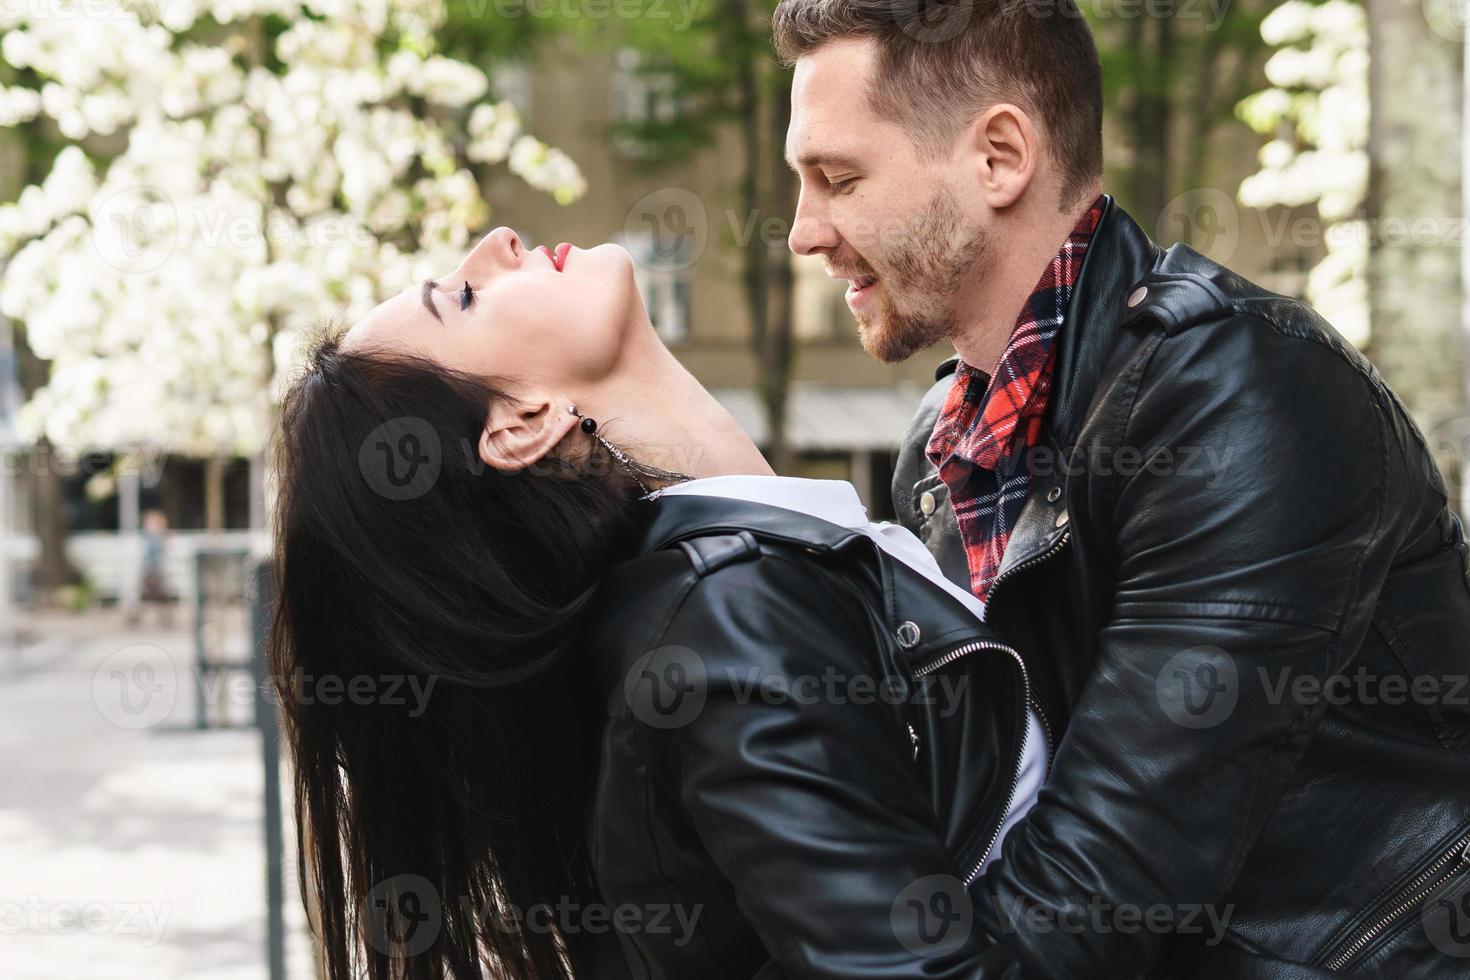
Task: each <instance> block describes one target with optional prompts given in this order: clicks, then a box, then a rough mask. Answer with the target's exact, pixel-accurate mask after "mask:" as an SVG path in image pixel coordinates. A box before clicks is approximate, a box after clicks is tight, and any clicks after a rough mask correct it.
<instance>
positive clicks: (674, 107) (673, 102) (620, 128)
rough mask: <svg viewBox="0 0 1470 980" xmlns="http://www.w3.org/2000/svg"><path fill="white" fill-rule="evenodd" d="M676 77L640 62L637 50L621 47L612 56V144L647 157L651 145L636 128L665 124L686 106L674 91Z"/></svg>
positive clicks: (624, 153)
mask: <svg viewBox="0 0 1470 980" xmlns="http://www.w3.org/2000/svg"><path fill="white" fill-rule="evenodd" d="M674 86H675V77H674V75H673V74H672V73H670V72H663V71H659V70H657V69H655V68H650V67H648V66H647V65H645V64H643V60H642V56H641V55H640V54H639V53H638V52H637V51H632V50H629V49H626V48H625V49H623V50H621V51H619V52H618V53H617V54H616V55H615V56H614V58H613V73H612V100H613V105H612V116H613V120H614V121H615V130H614V134H613V138H612V143H613V146H614V147H616V148H617V150H618V151H619V152H620V153H622V154H623V155H625V156H628V157H633V158H644V157H648V156H649V155H650V154H651V153H652V151H653V148H652V147H650V146H649V145H648V144H647V143H646V142H645V141H644V140H643V139H641V138H639V136H638V135H637V134H638V131H639V130H640V129H642V128H644V127H647V126H651V125H654V124H657V123H668V122H672V121H673V120H675V119H677V118H678V117H679V114H680V113H681V112H682V111H683V110H684V109H685V108H687V107H686V105H685V102H684V100H683V99H681V98H680V97H679V96H678V95H677V94H676V93H675V91H674Z"/></svg>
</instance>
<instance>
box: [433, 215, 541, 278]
mask: <svg viewBox="0 0 1470 980" xmlns="http://www.w3.org/2000/svg"><path fill="white" fill-rule="evenodd" d="M525 255H526V247H525V245H523V244H522V243H521V237H520V236H519V235H517V234H516V233H515V232H514V231H513V230H511V229H510V228H507V227H506V226H505V225H501V226H500V227H499V228H495V229H492V230H491V231H490V232H489V233H488V234H487V235H485V237H484V238H481V239H480V240H479V242H477V243H476V244H475V247H474V248H472V249H470V252H469V254H468V255H466V256H465V257H464V261H463V262H461V263H460V264H459V268H458V269H456V270H455V271H454V275H452V276H450V277H449V280H448V281H449V282H456V281H458V280H460V279H465V280H469V281H470V282H476V283H478V282H483V281H484V280H486V279H488V278H490V277H491V276H494V275H496V274H497V273H500V272H506V271H509V270H513V269H519V268H520V267H521V262H522V261H524V259H525Z"/></svg>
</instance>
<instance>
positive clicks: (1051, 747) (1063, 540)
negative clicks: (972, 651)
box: [985, 528, 1072, 776]
mask: <svg viewBox="0 0 1470 980" xmlns="http://www.w3.org/2000/svg"><path fill="white" fill-rule="evenodd" d="M1071 537H1072V529H1071V528H1068V529H1066V530H1064V531H1063V532H1062V536H1061V537H1059V538H1057V540H1056V542H1055V543H1054V544H1053V545H1052V546H1051V547H1050V548H1047V549H1046V550H1045V551H1043V552H1042V553H1041V554H1039V555H1035V556H1033V557H1031V558H1028V559H1026V560H1025V561H1023V562H1021V563H1020V564H1019V565H1016V566H1014V567H1012V568H1010V569H1007V570H1006V573H1005V574H1004V575H1002V576H1000V577H999V578H997V579H996V580H995V582H994V583H992V584H991V586H990V595H989V597H988V598H987V599H986V600H985V609H986V612H987V614H988V612H989V610H990V604H991V603H992V602H994V601H995V594H996V592H998V591H999V590H1000V586H1001V583H1002V582H1005V581H1006V580H1008V579H1010V578H1011V577H1013V576H1014V575H1015V574H1016V573H1017V572H1019V571H1021V570H1023V569H1027V568H1033V567H1035V566H1036V565H1039V564H1041V563H1042V562H1044V561H1046V560H1047V559H1049V558H1052V557H1053V556H1055V555H1056V554H1057V552H1059V551H1061V550H1062V549H1063V548H1065V547H1066V546H1067V542H1068V541H1069V540H1071ZM986 618H987V619H988V618H989V616H988V615H987V617H986ZM1025 670H1026V668H1025V665H1024V664H1023V665H1022V667H1021V671H1022V673H1023V674H1024V673H1025ZM1028 692H1029V687H1028ZM1027 699H1028V703H1029V704H1030V705H1031V707H1032V709H1033V710H1035V712H1036V717H1037V720H1039V721H1040V722H1041V728H1042V731H1044V732H1045V733H1046V773H1047V775H1048V776H1049V775H1051V760H1052V756H1053V755H1054V754H1055V753H1056V750H1057V739H1056V735H1055V734H1054V733H1053V732H1052V729H1051V720H1050V719H1049V718H1047V716H1046V709H1045V708H1043V707H1042V706H1041V702H1040V701H1037V700H1036V699H1034V698H1031V697H1030V694H1029V693H1028V694H1027Z"/></svg>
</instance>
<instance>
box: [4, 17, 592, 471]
mask: <svg viewBox="0 0 1470 980" xmlns="http://www.w3.org/2000/svg"><path fill="white" fill-rule="evenodd" d="M79 2H80V0H79ZM32 7H34V9H31V8H32ZM108 10H109V15H108V16H106V17H96V18H92V19H88V18H86V17H80V16H76V15H75V14H76V11H75V10H74V9H72V8H71V7H69V6H67V3H66V0H56V2H54V3H48V4H44V5H40V4H38V5H25V4H21V5H0V17H7V16H8V17H9V18H10V21H9V22H8V23H6V24H5V26H6V27H7V28H8V29H7V30H6V32H5V34H4V37H3V40H0V58H3V59H4V60H5V61H6V62H7V63H9V64H10V65H12V66H14V67H17V68H21V67H23V68H27V69H30V70H31V71H33V72H34V73H35V75H36V76H37V77H38V78H39V79H40V82H39V83H38V85H37V86H36V87H35V88H25V87H11V88H0V125H16V124H19V123H22V122H25V121H27V120H29V119H33V118H35V117H36V116H38V115H44V116H46V117H48V118H49V119H50V120H52V121H53V122H54V123H55V125H56V127H57V129H58V130H59V131H60V132H61V133H62V135H63V136H64V138H65V139H66V140H68V141H69V143H70V145H68V146H66V147H65V148H64V149H63V150H62V151H61V152H60V153H59V154H58V155H57V157H56V159H55V162H54V163H53V165H52V167H51V169H50V171H49V173H48V174H47V175H46V176H45V178H44V179H43V180H42V181H41V182H40V183H39V184H37V185H33V186H28V187H25V188H23V189H22V190H21V192H20V194H19V196H18V198H17V199H16V200H15V201H14V202H12V203H8V204H3V205H0V260H3V261H4V262H5V264H4V266H3V273H0V311H3V312H4V313H5V314H6V315H7V316H10V317H12V318H14V319H15V320H17V321H19V322H20V323H21V324H22V326H23V329H24V330H25V331H26V337H27V340H28V342H29V343H30V345H31V347H32V348H33V349H34V350H35V351H36V353H37V354H38V355H39V356H41V357H43V358H45V359H47V360H49V361H50V362H51V373H50V378H49V380H48V382H47V383H46V385H45V386H44V387H42V388H41V389H40V390H39V391H38V392H37V393H36V394H35V396H34V397H33V398H32V399H31V400H30V402H29V403H28V404H27V405H25V406H24V407H23V410H22V412H21V416H20V419H19V422H20V425H21V426H22V429H23V431H25V432H27V433H29V434H31V435H33V436H35V435H39V434H41V433H45V434H46V435H47V436H48V437H49V438H51V439H52V440H53V441H54V442H55V443H57V444H58V445H64V446H108V445H154V446H158V447H161V448H164V449H166V450H169V451H177V452H187V453H197V454H201V455H202V454H217V453H239V454H250V453H254V452H258V451H259V450H260V449H261V448H262V447H263V445H264V443H265V440H266V438H267V435H268V428H269V425H270V421H271V418H272V411H273V410H272V401H273V399H274V398H276V397H278V395H279V392H280V390H281V385H282V383H283V381H284V379H285V378H286V377H288V376H289V374H290V373H291V372H292V371H293V370H294V366H295V359H296V358H298V357H299V355H300V345H301V340H302V338H303V337H304V336H305V335H306V332H307V330H308V328H311V327H314V326H317V325H320V324H323V323H326V322H329V321H339V322H340V321H350V320H351V319H352V318H355V317H356V316H358V315H360V314H361V313H363V312H365V311H366V310H367V309H368V308H370V307H371V306H372V305H374V304H375V303H377V302H378V301H380V300H381V299H383V298H385V297H387V296H389V295H392V294H393V293H396V292H398V291H400V290H401V289H403V288H404V287H405V285H407V284H409V283H412V282H416V281H418V280H421V279H423V278H425V277H426V276H429V275H433V274H436V273H437V272H442V271H443V269H445V268H448V267H450V266H453V265H454V264H456V263H457V262H458V261H459V259H460V257H461V256H462V254H463V251H464V249H466V248H467V247H468V245H469V244H470V240H471V235H472V234H473V233H476V232H478V231H483V230H484V229H485V228H486V227H487V226H488V223H489V220H490V208H489V205H488V203H487V202H486V201H485V200H484V197H483V194H482V192H481V182H480V179H479V176H477V174H476V173H473V172H471V171H470V170H468V169H466V163H467V162H468V164H472V165H476V166H489V165H497V164H502V163H504V164H505V165H507V166H508V167H509V169H510V170H511V171H512V172H513V173H515V174H517V175H519V176H520V177H521V178H522V179H524V180H525V181H526V182H527V183H528V184H530V185H531V186H533V187H536V188H538V189H541V190H544V191H546V192H548V193H550V194H552V195H553V196H554V197H555V198H556V199H557V200H559V201H563V202H566V201H570V200H573V199H575V198H576V197H577V196H579V195H580V194H581V193H583V191H584V190H585V187H586V183H585V180H584V179H583V176H582V174H581V172H580V170H579V169H578V168H577V166H576V164H575V163H574V162H573V161H572V160H571V159H570V158H568V157H567V156H566V155H565V154H564V153H562V152H561V151H559V150H557V149H555V148H553V147H548V146H546V145H545V144H544V143H541V142H540V141H539V140H536V139H535V138H534V137H533V136H531V135H529V134H526V133H524V132H523V131H522V128H521V122H520V119H519V117H518V116H517V114H516V113H515V110H514V109H513V108H512V107H511V106H510V104H509V103H507V102H500V103H490V102H482V101H481V100H482V99H484V98H486V93H487V88H488V83H487V78H486V75H485V73H484V71H482V70H481V69H480V68H479V67H477V66H475V65H471V64H466V63H463V62H459V61H455V60H453V59H450V58H447V57H445V56H443V55H441V54H438V53H437V52H435V50H434V47H433V35H434V31H435V30H436V29H437V27H438V26H439V25H440V24H442V23H443V19H444V10H443V4H442V2H441V0H306V2H305V3H302V2H299V0H120V2H119V3H117V4H116V5H114V6H111V7H109V8H108ZM265 15H275V16H278V17H280V18H283V19H284V20H285V21H286V22H288V23H290V24H291V26H290V28H289V29H287V30H286V31H285V32H284V33H282V34H281V35H280V36H279V37H278V38H277V39H276V40H275V43H274V47H273V48H272V49H271V51H268V52H261V51H256V47H258V46H259V43H260V41H259V32H258V31H257V29H256V28H257V23H256V21H257V19H258V18H260V17H262V16H265ZM205 17H208V18H212V19H213V20H214V21H217V22H218V23H219V24H220V25H223V27H224V29H223V30H219V29H213V30H211V32H210V33H209V34H208V35H205V36H199V35H197V34H195V33H190V34H188V36H187V37H186V36H183V35H185V33H186V32H189V31H190V28H192V27H193V26H194V25H195V24H196V22H198V21H199V20H200V19H201V18H205ZM205 37H207V39H208V40H207V42H206V41H205V40H204V38H205ZM385 38H386V39H391V38H397V39H398V47H396V48H395V49H393V50H391V51H390V53H388V54H386V55H385V54H383V53H382V52H384V51H385V50H387V49H388V48H390V47H391V45H385V44H384V43H383V42H384V40H385ZM266 55H273V57H274V59H275V61H277V62H279V64H278V65H275V66H273V67H266V66H265V65H266V64H267V63H268V62H266V61H265V60H264V56H266ZM410 97H416V98H417V99H421V100H422V101H423V102H426V103H428V104H429V105H430V109H429V110H428V111H427V112H421V113H419V114H417V115H416V114H415V113H414V111H413V110H412V108H411V107H410ZM461 129H462V132H461ZM109 135H110V141H111V143H112V144H113V151H114V152H115V155H114V156H110V157H108V158H107V159H105V160H103V159H94V158H92V157H90V156H89V155H88V154H89V152H96V149H95V147H96V146H97V141H96V140H95V137H98V136H109ZM457 145H458V146H461V147H462V148H463V149H462V150H461V151H460V152H461V153H462V154H463V156H459V155H457V153H456V149H455V148H456V146H457ZM117 146H121V150H120V152H116V147H117Z"/></svg>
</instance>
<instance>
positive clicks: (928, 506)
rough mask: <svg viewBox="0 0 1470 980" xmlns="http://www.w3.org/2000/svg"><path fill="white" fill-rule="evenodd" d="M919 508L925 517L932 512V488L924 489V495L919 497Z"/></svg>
mask: <svg viewBox="0 0 1470 980" xmlns="http://www.w3.org/2000/svg"><path fill="white" fill-rule="evenodd" d="M919 510H920V511H921V512H922V513H923V515H924V516H925V517H928V516H929V515H930V514H932V513H934V492H933V491H932V490H925V491H924V495H923V496H922V497H920V498H919Z"/></svg>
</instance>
